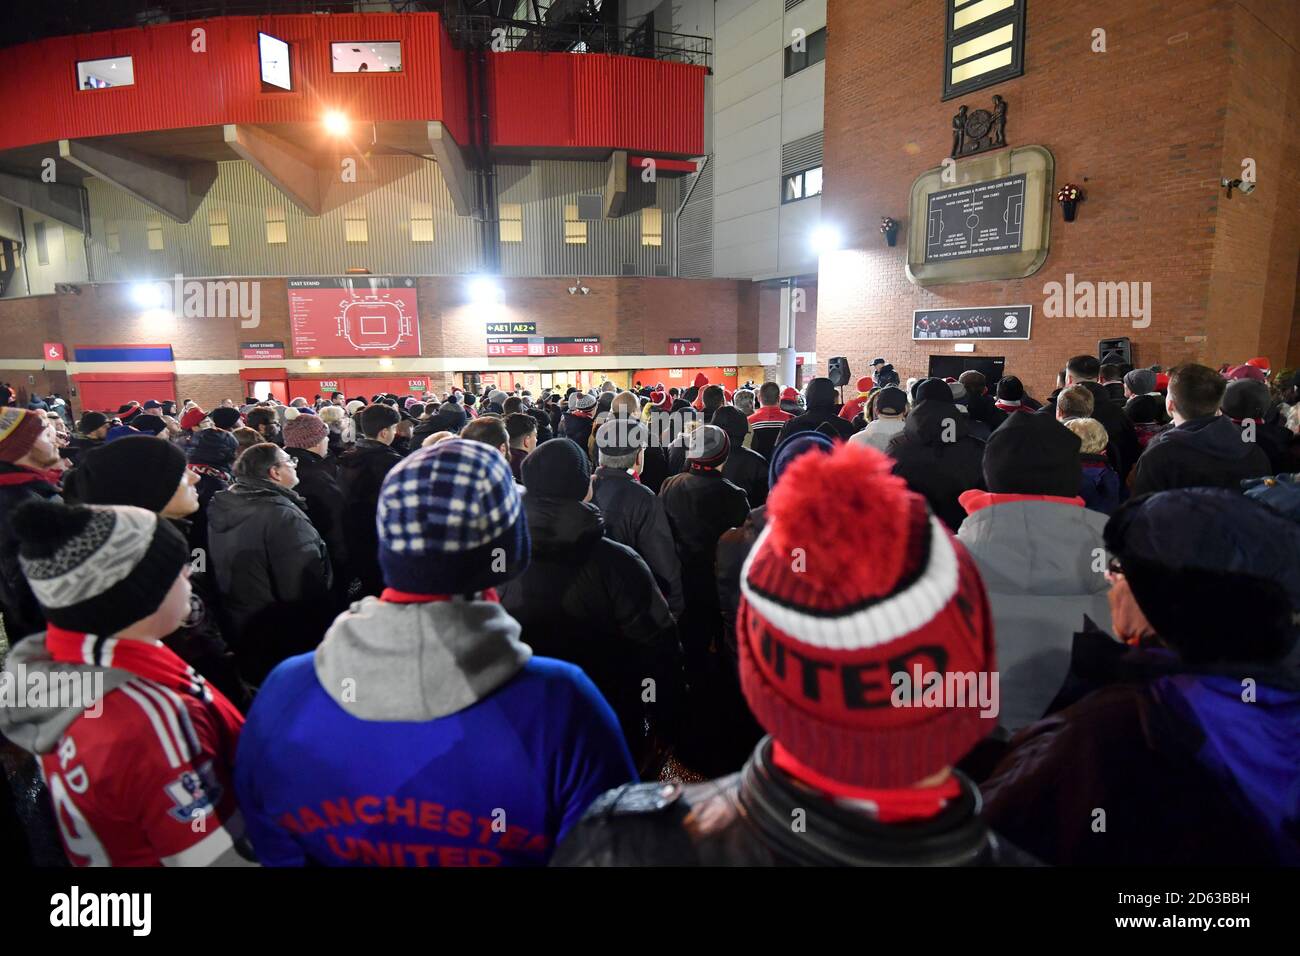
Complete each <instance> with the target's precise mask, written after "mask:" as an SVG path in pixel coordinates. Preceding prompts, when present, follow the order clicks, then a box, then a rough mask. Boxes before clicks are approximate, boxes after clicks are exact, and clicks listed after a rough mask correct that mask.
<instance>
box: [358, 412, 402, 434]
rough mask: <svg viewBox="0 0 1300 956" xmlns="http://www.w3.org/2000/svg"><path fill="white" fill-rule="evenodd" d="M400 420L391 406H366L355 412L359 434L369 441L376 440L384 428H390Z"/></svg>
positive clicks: (397, 413)
mask: <svg viewBox="0 0 1300 956" xmlns="http://www.w3.org/2000/svg"><path fill="white" fill-rule="evenodd" d="M401 420H402V416H401V414H400V413H399V412H398V411H397V409H395V408H393V407H392V406H391V405H384V404H378V405H367V406H366V407H365V408H363V409H361V411H359V412H357V424H359V425H360V426H361V434H362V435H364V436H365V437H367V438H370V439H375V438H378V437H379V434H380V432H382V431H383V430H384V429H385V428H392V427H393V426H394V425H396V424H397V423H398V422H400V421H401Z"/></svg>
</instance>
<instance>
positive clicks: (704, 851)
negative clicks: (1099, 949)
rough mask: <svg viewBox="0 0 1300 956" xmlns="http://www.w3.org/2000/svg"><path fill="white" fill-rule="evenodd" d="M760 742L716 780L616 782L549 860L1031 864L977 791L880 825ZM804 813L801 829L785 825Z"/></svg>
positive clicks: (964, 785)
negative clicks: (931, 812) (810, 782)
mask: <svg viewBox="0 0 1300 956" xmlns="http://www.w3.org/2000/svg"><path fill="white" fill-rule="evenodd" d="M771 749H772V740H771V738H770V737H769V738H764V739H763V740H762V741H761V742H760V743H759V745H758V747H757V749H756V750H755V752H754V754H753V756H752V757H750V759H749V761H748V762H747V763H746V764H745V765H744V767H743V768H742V769H741V770H740V772H739V773H734V774H732V775H731V776H729V777H724V778H723V779H721V780H711V781H707V782H705V783H698V784H690V785H687V786H683V785H682V784H680V783H674V784H669V785H664V784H658V783H656V784H641V785H630V786H625V787H620V788H619V789H617V790H612V791H610V792H609V793H606V794H604V795H603V796H601V797H600V799H598V800H597V801H596V802H595V803H593V804H592V806H591V809H590V810H588V811H587V813H586V815H585V816H584V817H583V818H582V822H581V823H580V824H579V825H578V827H577V828H576V829H575V830H574V831H573V832H572V833H571V834H570V835H569V837H568V838H567V839H566V840H565V841H564V843H563V844H562V845H561V846H560V849H559V852H557V853H556V855H555V858H554V859H553V860H552V861H551V865H552V866H1025V865H1032V864H1034V863H1035V862H1036V861H1035V860H1033V859H1032V858H1031V857H1029V856H1027V855H1026V854H1024V853H1023V852H1021V851H1020V850H1018V849H1017V848H1016V847H1014V846H1012V845H1010V844H1009V843H1007V841H1006V840H1005V839H1003V838H1001V837H999V836H998V835H996V834H994V833H993V832H992V831H991V830H990V829H989V828H988V827H987V826H986V825H985V824H984V822H983V821H982V820H981V819H980V809H981V805H980V794H979V790H977V789H976V788H975V785H974V784H972V783H971V782H970V780H968V779H966V778H965V777H964V776H962V775H960V774H957V775H956V776H957V780H958V782H959V784H960V785H961V793H960V796H958V797H957V798H956V799H955V800H953V801H952V802H951V803H950V804H949V806H948V807H946V808H945V809H944V810H942V811H940V813H939V815H938V816H936V817H933V818H931V819H929V820H925V821H919V822H915V823H908V824H887V823H880V822H878V821H876V820H872V819H870V818H869V817H867V816H866V815H865V814H861V813H856V812H854V811H852V810H850V809H847V808H843V807H839V806H837V805H836V804H835V803H834V802H833V801H832V800H829V799H826V798H823V797H820V796H819V795H817V794H815V793H813V792H812V791H810V790H808V789H807V788H805V787H803V786H801V785H799V784H798V783H796V782H795V781H794V780H793V779H792V778H791V777H790V776H789V775H788V774H786V773H785V772H784V771H782V770H781V769H780V768H778V767H776V766H775V765H773V763H772V760H771ZM801 816H802V818H803V819H804V820H805V822H806V824H807V829H806V830H796V829H794V828H792V827H791V825H790V821H791V820H792V819H799V818H801Z"/></svg>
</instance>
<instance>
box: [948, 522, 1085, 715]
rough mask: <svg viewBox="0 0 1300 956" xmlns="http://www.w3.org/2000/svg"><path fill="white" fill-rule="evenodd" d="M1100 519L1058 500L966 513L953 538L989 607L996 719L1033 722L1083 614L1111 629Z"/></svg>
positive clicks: (1065, 662) (1052, 691) (1063, 667)
mask: <svg viewBox="0 0 1300 956" xmlns="http://www.w3.org/2000/svg"><path fill="white" fill-rule="evenodd" d="M1106 520H1107V519H1106V516H1105V515H1103V514H1100V513H1098V512H1096V511H1089V510H1088V509H1086V508H1084V507H1082V506H1076V505H1071V504H1065V503H1063V502H1057V501H1014V502H1005V503H1002V504H994V505H989V506H987V507H984V508H980V509H978V510H976V511H974V512H972V513H971V514H970V515H969V516H968V517H967V518H966V520H965V521H964V522H962V526H961V530H960V531H958V532H957V538H958V539H959V540H960V541H961V543H962V544H964V545H965V546H966V549H967V550H968V551H969V552H970V554H971V557H973V558H974V559H975V563H976V564H977V565H978V566H979V570H980V576H981V577H983V579H984V586H985V588H987V589H988V593H989V603H990V606H991V608H992V610H993V625H994V643H995V646H996V650H997V665H998V671H999V674H1000V677H999V691H1000V694H1001V713H1000V714H999V723H1001V725H1002V726H1003V727H1005V728H1007V729H1008V730H1010V731H1012V732H1014V731H1017V730H1019V729H1020V728H1021V727H1025V726H1027V725H1029V724H1032V723H1033V722H1034V721H1036V720H1038V718H1040V717H1042V716H1043V712H1044V711H1045V710H1046V709H1047V707H1048V705H1049V704H1051V702H1052V700H1053V698H1055V697H1056V694H1057V691H1059V690H1060V689H1061V684H1062V682H1063V681H1064V679H1065V676H1066V672H1067V671H1068V670H1069V666H1070V647H1071V644H1072V643H1073V639H1074V634H1075V632H1076V631H1079V630H1082V623H1083V616H1084V615H1085V614H1086V615H1088V617H1090V618H1092V620H1093V621H1095V622H1096V624H1097V626H1098V627H1100V628H1102V629H1103V630H1106V631H1109V630H1110V604H1109V602H1108V601H1107V599H1106V593H1107V591H1108V589H1109V586H1108V584H1107V583H1106V577H1105V574H1104V573H1103V572H1104V570H1105V567H1106V550H1105V543H1104V541H1103V540H1102V529H1103V528H1105V527H1106Z"/></svg>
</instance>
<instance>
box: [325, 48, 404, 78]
mask: <svg viewBox="0 0 1300 956" xmlns="http://www.w3.org/2000/svg"><path fill="white" fill-rule="evenodd" d="M330 69H332V70H333V71H334V72H335V73H400V72H401V70H402V44H400V43H397V42H395V41H394V42H384V43H377V42H374V41H355V42H348V43H331V44H330Z"/></svg>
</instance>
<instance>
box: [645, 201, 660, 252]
mask: <svg viewBox="0 0 1300 956" xmlns="http://www.w3.org/2000/svg"><path fill="white" fill-rule="evenodd" d="M663 244H664V211H663V210H662V209H660V208H658V207H657V206H650V207H648V208H646V209H642V210H641V245H643V246H662V245H663Z"/></svg>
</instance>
